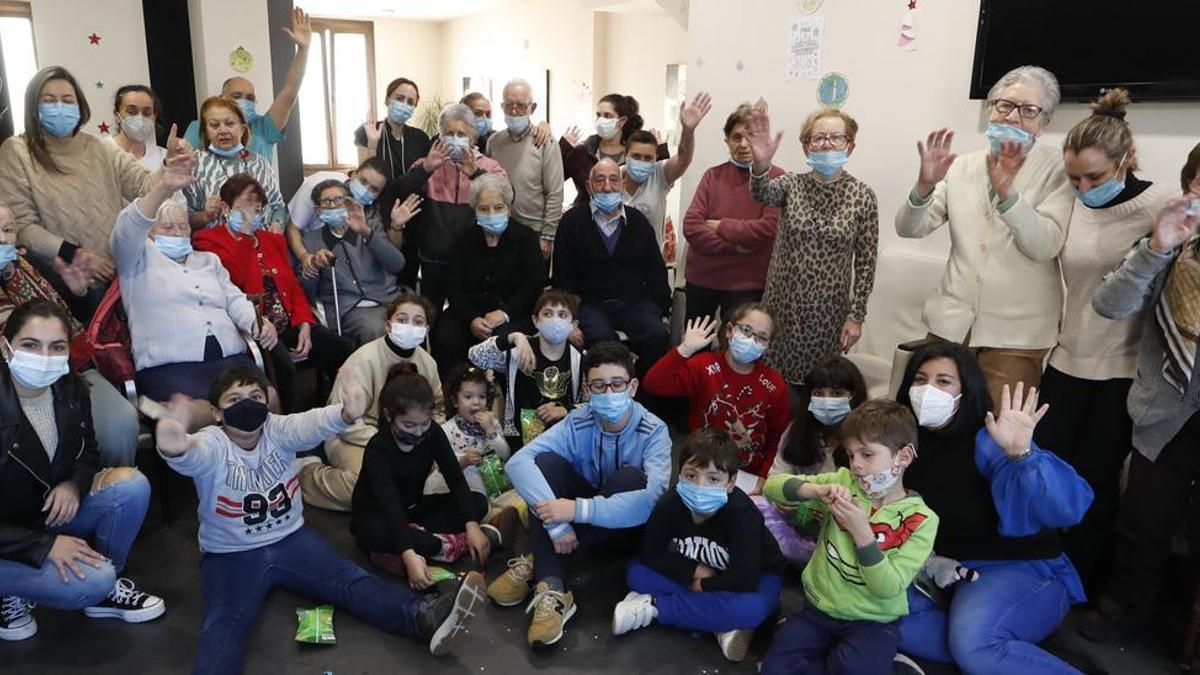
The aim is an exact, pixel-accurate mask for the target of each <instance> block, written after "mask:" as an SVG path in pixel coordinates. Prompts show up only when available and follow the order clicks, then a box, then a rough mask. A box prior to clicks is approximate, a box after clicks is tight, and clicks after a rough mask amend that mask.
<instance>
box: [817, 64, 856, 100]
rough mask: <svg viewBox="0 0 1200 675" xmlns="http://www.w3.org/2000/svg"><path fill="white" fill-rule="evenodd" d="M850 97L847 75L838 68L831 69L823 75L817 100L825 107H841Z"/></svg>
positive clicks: (818, 88)
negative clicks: (837, 69)
mask: <svg viewBox="0 0 1200 675" xmlns="http://www.w3.org/2000/svg"><path fill="white" fill-rule="evenodd" d="M849 97H850V84H849V83H848V82H846V76H845V75H843V74H842V73H839V72H838V71H836V70H831V71H829V72H828V73H825V75H824V76H822V77H821V82H820V83H819V84H818V85H817V102H818V103H820V104H821V106H822V107H825V108H841V107H842V106H844V105H846V99H847V98H849Z"/></svg>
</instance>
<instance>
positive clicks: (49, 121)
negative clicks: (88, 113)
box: [38, 102, 79, 138]
mask: <svg viewBox="0 0 1200 675" xmlns="http://www.w3.org/2000/svg"><path fill="white" fill-rule="evenodd" d="M38 122H39V123H40V124H41V125H42V128H43V129H45V130H46V131H47V132H48V133H49V134H51V135H52V136H55V137H57V138H66V137H67V136H70V135H71V134H72V133H74V132H75V127H76V126H78V125H79V105H78V104H75V103H62V102H57V103H39V104H38Z"/></svg>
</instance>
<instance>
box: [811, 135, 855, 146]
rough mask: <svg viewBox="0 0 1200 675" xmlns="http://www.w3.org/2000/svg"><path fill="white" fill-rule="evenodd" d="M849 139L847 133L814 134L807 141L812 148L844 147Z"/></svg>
mask: <svg viewBox="0 0 1200 675" xmlns="http://www.w3.org/2000/svg"><path fill="white" fill-rule="evenodd" d="M849 141H850V137H849V136H847V135H846V134H813V135H812V136H809V137H808V141H807V143H808V146H809V147H810V148H821V147H825V148H844V147H846V143H848V142H849Z"/></svg>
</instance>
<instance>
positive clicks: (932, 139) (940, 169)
mask: <svg viewBox="0 0 1200 675" xmlns="http://www.w3.org/2000/svg"><path fill="white" fill-rule="evenodd" d="M952 142H954V132H953V131H950V130H949V129H938V130H937V131H931V132H929V137H928V138H926V139H925V143H921V141H917V154H918V155H920V156H921V171H920V173H918V174H917V192H919V193H920V195H921V196H922V197H927V196H929V193H930V192H933V188H934V186H936V185H937V184H938V183H940V182H941V181H942V179H943V178H945V177H946V172H947V171H949V170H950V165H951V164H953V163H954V160H955V158H957V157H958V155H956V154H954V153H953V152H950V144H951V143H952Z"/></svg>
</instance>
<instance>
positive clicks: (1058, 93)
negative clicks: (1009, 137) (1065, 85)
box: [988, 66, 1062, 121]
mask: <svg viewBox="0 0 1200 675" xmlns="http://www.w3.org/2000/svg"><path fill="white" fill-rule="evenodd" d="M1022 82H1025V83H1029V84H1033V85H1037V86H1038V87H1041V88H1042V91H1043V92H1045V93H1046V101H1045V104H1044V105H1043V106H1042V114H1043V115H1045V116H1046V120H1047V121H1049V120H1050V118H1051V117H1053V116H1054V109H1055V108H1057V107H1058V102H1059V101H1060V100H1062V90H1061V89H1059V88H1058V78H1057V77H1054V73H1052V72H1050V71H1048V70H1046V69H1045V68H1042V67H1041V66H1018V67H1016V68H1013V69H1012V70H1010V71H1008V72H1007V73H1005V74H1004V76H1003V77H1001V78H1000V79H999V80H996V84H993V85H992V88H991V89H989V90H988V100H989V101H994V100H996V98H998V97H999V96H1000V92H1002V91H1004V90H1005V89H1008V88H1009V87H1011V86H1012V85H1014V84H1020V83H1022Z"/></svg>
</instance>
